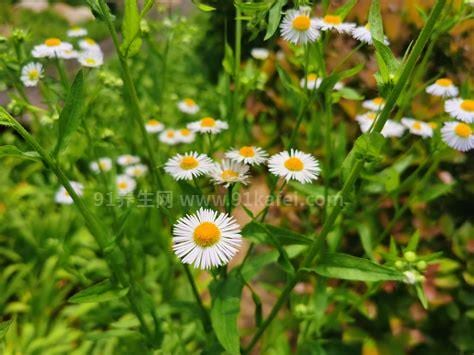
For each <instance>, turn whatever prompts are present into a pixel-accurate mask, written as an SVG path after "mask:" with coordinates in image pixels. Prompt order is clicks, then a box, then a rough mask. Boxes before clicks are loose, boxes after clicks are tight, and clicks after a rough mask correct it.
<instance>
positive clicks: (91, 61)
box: [77, 50, 104, 68]
mask: <svg viewBox="0 0 474 355" xmlns="http://www.w3.org/2000/svg"><path fill="white" fill-rule="evenodd" d="M77 60H78V61H79V63H81V65H82V66H84V67H88V68H97V67H100V66H101V65H102V64H104V55H103V54H102V52H101V51H95V50H93V51H91V50H87V51H84V52H81V53H80V54H79V57H78V58H77Z"/></svg>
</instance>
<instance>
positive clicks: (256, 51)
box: [250, 48, 270, 60]
mask: <svg viewBox="0 0 474 355" xmlns="http://www.w3.org/2000/svg"><path fill="white" fill-rule="evenodd" d="M250 55H251V56H252V57H253V58H255V59H258V60H265V59H267V58H268V56H269V55H270V51H269V50H268V49H266V48H253V49H252V50H251V51H250Z"/></svg>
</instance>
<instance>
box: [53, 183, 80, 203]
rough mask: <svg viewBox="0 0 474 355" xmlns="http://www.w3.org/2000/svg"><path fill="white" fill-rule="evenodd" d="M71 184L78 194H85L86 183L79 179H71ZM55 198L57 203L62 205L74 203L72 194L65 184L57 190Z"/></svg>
mask: <svg viewBox="0 0 474 355" xmlns="http://www.w3.org/2000/svg"><path fill="white" fill-rule="evenodd" d="M69 184H70V185H71V187H72V189H73V190H74V192H75V193H76V194H77V195H78V196H82V195H83V190H84V185H82V184H81V183H80V182H77V181H70V182H69ZM54 200H55V201H56V203H59V204H62V205H71V204H73V203H74V200H73V199H72V197H71V195H70V194H69V192H68V191H67V190H66V188H65V187H64V186H61V187H60V188H59V190H58V191H57V192H56V195H55V197H54Z"/></svg>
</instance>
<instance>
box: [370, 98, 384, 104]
mask: <svg viewBox="0 0 474 355" xmlns="http://www.w3.org/2000/svg"><path fill="white" fill-rule="evenodd" d="M372 102H373V103H374V104H376V105H381V104H383V103H384V102H385V100H384V99H383V98H382V97H376V98H375V99H373V100H372Z"/></svg>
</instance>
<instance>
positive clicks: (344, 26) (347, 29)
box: [315, 15, 356, 34]
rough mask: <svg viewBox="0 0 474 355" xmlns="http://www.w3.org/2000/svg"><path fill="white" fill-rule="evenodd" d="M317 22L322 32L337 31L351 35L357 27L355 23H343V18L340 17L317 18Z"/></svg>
mask: <svg viewBox="0 0 474 355" xmlns="http://www.w3.org/2000/svg"><path fill="white" fill-rule="evenodd" d="M315 22H316V27H317V28H318V29H319V30H320V31H329V30H335V31H337V32H339V33H348V34H351V33H352V31H353V30H354V28H355V27H356V25H355V24H354V23H349V22H343V21H342V18H341V16H338V15H326V16H324V17H323V18H317V19H316V20H315Z"/></svg>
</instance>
